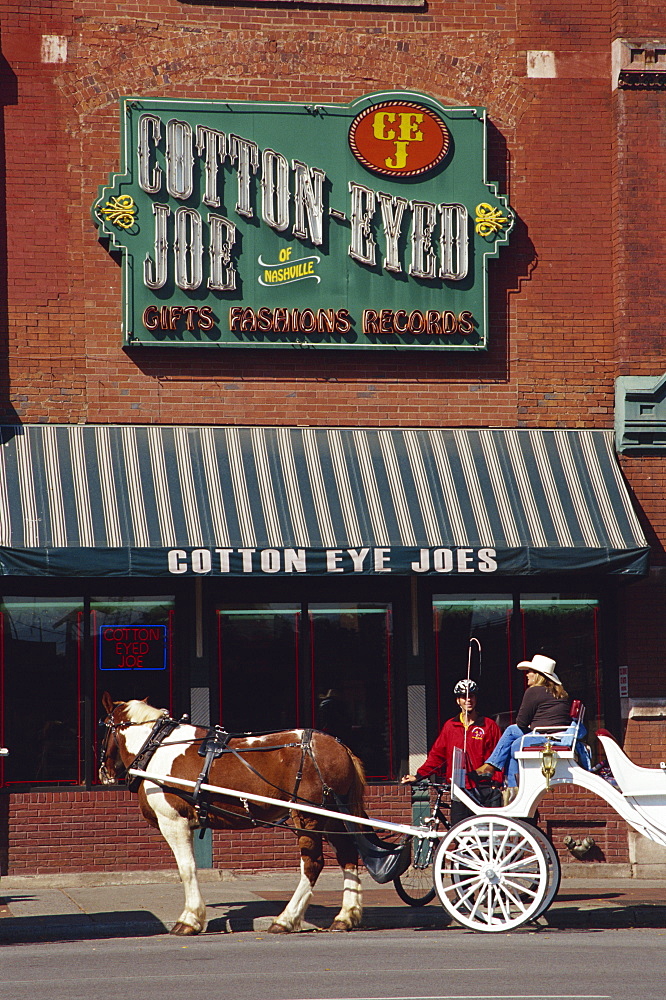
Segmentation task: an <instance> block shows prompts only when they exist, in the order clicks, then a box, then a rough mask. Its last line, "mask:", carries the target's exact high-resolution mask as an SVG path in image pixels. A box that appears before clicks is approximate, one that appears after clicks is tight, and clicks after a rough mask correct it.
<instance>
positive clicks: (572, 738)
mask: <svg viewBox="0 0 666 1000" xmlns="http://www.w3.org/2000/svg"><path fill="white" fill-rule="evenodd" d="M584 717H585V705H584V704H583V703H582V701H579V700H578V699H577V698H576V699H574V701H572V702H571V723H570V724H569V725H568V726H543V727H542V728H540V729H533V730H532V732H530V733H525V737H527V736H530V737H532V736H542V737H543V740H541V741H540V742H536V743H532V742H530V743H529V744H527V745H526V746H524V745H521V748H520V749H521V750H537V751H541V750H543V749H545V746H546V738H547V737H549V738H550V743H551V746H552V745H557V746H560V747H567V748H568V749H572V747H574V746H575V745H576V742H577V741H578V731H579V730H580V727H581V725H582V724H583V719H584Z"/></svg>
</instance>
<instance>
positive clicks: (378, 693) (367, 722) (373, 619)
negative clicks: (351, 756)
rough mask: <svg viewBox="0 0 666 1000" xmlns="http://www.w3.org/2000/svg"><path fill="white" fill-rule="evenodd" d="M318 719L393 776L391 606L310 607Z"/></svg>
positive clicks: (380, 773)
mask: <svg viewBox="0 0 666 1000" xmlns="http://www.w3.org/2000/svg"><path fill="white" fill-rule="evenodd" d="M309 617H310V642H311V664H312V694H313V699H314V704H313V716H314V720H315V725H316V726H317V727H318V728H322V729H324V730H328V731H329V732H331V733H333V735H334V736H337V737H338V738H339V739H341V740H342V741H343V742H344V743H346V744H347V745H348V746H349V747H350V749H352V750H353V751H354V753H356V754H357V755H358V756H359V757H360V758H361V760H362V761H363V764H364V767H365V769H366V773H367V775H368V777H369V778H380V779H381V778H393V777H395V775H394V764H393V756H394V754H393V729H392V718H391V716H392V713H391V639H392V624H391V606H390V605H388V604H346V603H345V604H336V605H335V606H326V605H324V604H311V605H309Z"/></svg>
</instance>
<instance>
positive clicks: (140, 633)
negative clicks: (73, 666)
mask: <svg viewBox="0 0 666 1000" xmlns="http://www.w3.org/2000/svg"><path fill="white" fill-rule="evenodd" d="M173 615H174V612H173V600H172V598H170V597H95V598H93V599H92V600H91V602H90V634H91V638H92V650H93V657H94V662H95V706H96V711H98V710H99V706H100V705H101V700H102V694H103V692H104V691H108V692H109V694H110V695H111V697H112V698H113V700H114V701H129V700H130V699H131V698H147V699H148V701H149V702H150V704H151V705H154V706H155V707H156V708H168V709H169V711H171V710H172V707H173V705H172V702H173V684H172V649H173Z"/></svg>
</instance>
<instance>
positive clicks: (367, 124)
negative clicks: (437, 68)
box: [349, 101, 451, 177]
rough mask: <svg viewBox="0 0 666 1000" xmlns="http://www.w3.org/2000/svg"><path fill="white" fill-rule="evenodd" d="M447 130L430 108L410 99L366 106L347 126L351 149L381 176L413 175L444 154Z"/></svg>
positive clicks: (447, 145) (433, 165)
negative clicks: (348, 126)
mask: <svg viewBox="0 0 666 1000" xmlns="http://www.w3.org/2000/svg"><path fill="white" fill-rule="evenodd" d="M450 141H451V140H450V134H449V130H448V129H447V127H446V125H445V124H444V122H443V121H442V119H441V118H440V117H439V115H437V114H435V112H434V111H431V110H430V108H426V107H425V106H424V105H423V104H415V103H413V102H412V101H383V102H382V103H380V104H373V105H372V106H371V107H369V108H366V109H365V111H362V112H361V113H360V114H359V115H357V116H356V118H354V121H353V122H352V123H351V127H350V129H349V145H350V147H351V151H352V153H353V154H354V156H355V157H356V159H357V160H358V161H359V163H362V164H363V166H364V167H367V169H368V170H372V171H373V173H376V174H382V175H383V176H384V177H415V176H417V175H418V174H424V173H426V171H428V170H432V169H433V167H436V166H437V165H438V164H439V163H441V162H442V160H443V159H444V157H445V156H446V154H447V152H448V149H449V144H450Z"/></svg>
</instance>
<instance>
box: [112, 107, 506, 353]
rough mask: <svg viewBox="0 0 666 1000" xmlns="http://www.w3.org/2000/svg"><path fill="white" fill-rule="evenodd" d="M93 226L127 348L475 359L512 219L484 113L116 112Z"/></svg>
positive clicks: (298, 109) (325, 109)
mask: <svg viewBox="0 0 666 1000" xmlns="http://www.w3.org/2000/svg"><path fill="white" fill-rule="evenodd" d="M121 131H122V162H123V172H122V173H119V174H113V175H112V176H111V178H110V181H109V184H108V185H107V186H104V187H102V188H101V189H100V196H99V198H98V199H97V201H96V202H95V205H94V207H93V218H94V220H95V223H96V225H97V226H98V229H99V234H100V237H101V238H102V239H103V240H104V241H106V242H107V243H108V247H109V249H110V250H112V251H118V250H119V251H121V253H122V258H123V274H124V288H123V300H124V301H123V337H124V344H125V346H127V347H133V346H160V347H164V346H169V347H172V346H173V347H177V346H182V347H193V346H205V347H270V348H276V347H296V346H297V347H303V348H305V347H309V348H311V347H318V348H324V347H326V348H332V347H336V348H344V349H349V348H375V349H382V350H386V349H392V348H404V349H427V350H433V349H445V350H483V349H485V348H486V347H487V341H488V315H487V314H488V308H487V263H486V262H487V260H488V258H490V257H496V256H497V254H498V253H499V248H500V246H501V245H503V244H505V243H506V242H507V241H508V237H509V232H510V230H511V227H512V224H513V215H512V212H511V210H510V208H509V207H508V205H507V202H506V199H505V198H503V197H502V196H501V195H499V194H498V192H497V188H496V185H495V184H493V183H492V182H489V181H487V180H486V177H485V172H486V118H485V111H484V109H482V108H472V107H469V108H468V107H450V108H446V107H443V106H442V105H440V104H439V103H438V102H437V101H435V100H433V99H432V98H430V97H426V96H425V95H423V94H417V93H410V92H397V91H395V92H384V93H379V94H371V95H368V96H366V97H363V98H361V99H360V100H358V101H355V102H353V103H352V104H351V105H349V106H346V105H334V104H324V105H306V104H279V103H265V104H260V103H225V102H217V101H201V102H193V101H176V100H153V99H143V98H125V99H123V101H122V102H121Z"/></svg>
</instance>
